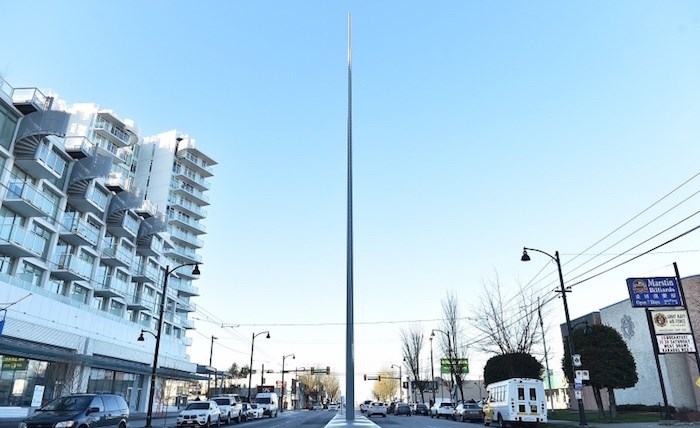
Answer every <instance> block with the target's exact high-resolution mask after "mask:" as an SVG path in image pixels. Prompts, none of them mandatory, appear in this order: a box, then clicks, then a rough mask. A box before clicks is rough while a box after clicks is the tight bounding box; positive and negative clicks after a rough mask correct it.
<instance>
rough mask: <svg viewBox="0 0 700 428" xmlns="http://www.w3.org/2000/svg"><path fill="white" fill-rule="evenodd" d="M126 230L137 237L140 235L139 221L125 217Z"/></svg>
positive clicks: (128, 216)
mask: <svg viewBox="0 0 700 428" xmlns="http://www.w3.org/2000/svg"><path fill="white" fill-rule="evenodd" d="M124 228H125V229H126V230H128V231H129V232H131V233H133V234H134V235H136V234H137V233H139V221H138V220H136V219H135V218H133V217H131V216H130V215H128V214H127V215H125V216H124Z"/></svg>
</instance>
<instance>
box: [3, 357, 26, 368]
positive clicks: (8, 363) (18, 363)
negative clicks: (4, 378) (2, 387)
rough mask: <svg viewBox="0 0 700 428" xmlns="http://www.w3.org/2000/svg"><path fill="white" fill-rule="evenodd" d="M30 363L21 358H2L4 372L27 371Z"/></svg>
mask: <svg viewBox="0 0 700 428" xmlns="http://www.w3.org/2000/svg"><path fill="white" fill-rule="evenodd" d="M28 365H29V361H28V360H27V359H25V358H20V357H7V356H5V357H2V370H20V371H21V370H27V366H28Z"/></svg>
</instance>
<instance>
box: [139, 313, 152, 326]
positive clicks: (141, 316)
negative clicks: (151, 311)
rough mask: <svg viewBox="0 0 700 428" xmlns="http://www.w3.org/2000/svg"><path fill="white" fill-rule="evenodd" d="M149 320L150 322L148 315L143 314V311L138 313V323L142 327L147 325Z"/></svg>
mask: <svg viewBox="0 0 700 428" xmlns="http://www.w3.org/2000/svg"><path fill="white" fill-rule="evenodd" d="M150 322H151V317H150V316H148V315H147V314H144V313H141V314H139V324H141V325H142V326H144V327H148V325H149V324H150Z"/></svg>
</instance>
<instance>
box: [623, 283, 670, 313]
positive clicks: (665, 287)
mask: <svg viewBox="0 0 700 428" xmlns="http://www.w3.org/2000/svg"><path fill="white" fill-rule="evenodd" d="M627 289H628V290H629V293H630V301H631V302H632V306H633V307H635V308H658V307H670V306H683V302H682V301H681V294H680V292H679V291H678V281H676V278H674V277H672V276H670V277H659V278H627Z"/></svg>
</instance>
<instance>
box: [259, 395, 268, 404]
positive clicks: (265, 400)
mask: <svg viewBox="0 0 700 428" xmlns="http://www.w3.org/2000/svg"><path fill="white" fill-rule="evenodd" d="M256 400H257V401H258V403H263V404H270V398H269V397H261V398H256Z"/></svg>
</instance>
